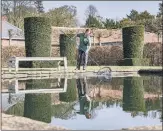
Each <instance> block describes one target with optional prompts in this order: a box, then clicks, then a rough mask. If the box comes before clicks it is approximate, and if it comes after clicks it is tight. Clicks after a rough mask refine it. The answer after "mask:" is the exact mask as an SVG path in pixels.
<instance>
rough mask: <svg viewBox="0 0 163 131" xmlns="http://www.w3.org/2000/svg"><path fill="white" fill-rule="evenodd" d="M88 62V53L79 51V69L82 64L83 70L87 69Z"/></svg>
mask: <svg viewBox="0 0 163 131" xmlns="http://www.w3.org/2000/svg"><path fill="white" fill-rule="evenodd" d="M82 62H83V63H82ZM87 62H88V52H84V51H82V50H78V58H77V68H78V69H80V66H81V64H82V65H83V68H86V66H87Z"/></svg>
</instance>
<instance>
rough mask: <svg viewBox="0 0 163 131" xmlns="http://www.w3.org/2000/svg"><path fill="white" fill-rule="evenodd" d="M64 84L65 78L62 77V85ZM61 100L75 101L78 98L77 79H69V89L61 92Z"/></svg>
mask: <svg viewBox="0 0 163 131" xmlns="http://www.w3.org/2000/svg"><path fill="white" fill-rule="evenodd" d="M63 85H64V79H61V86H63ZM59 100H60V101H63V102H74V101H76V100H77V91H76V80H75V79H68V80H67V90H66V92H64V93H59Z"/></svg>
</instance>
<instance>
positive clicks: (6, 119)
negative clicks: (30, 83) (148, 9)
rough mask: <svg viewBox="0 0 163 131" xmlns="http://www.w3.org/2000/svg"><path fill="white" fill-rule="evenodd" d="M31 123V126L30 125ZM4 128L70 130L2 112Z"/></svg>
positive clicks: (140, 128)
mask: <svg viewBox="0 0 163 131" xmlns="http://www.w3.org/2000/svg"><path fill="white" fill-rule="evenodd" d="M29 125H30V126H29ZM1 126H2V127H1V129H2V130H70V129H67V128H64V127H60V126H57V125H55V126H51V125H49V124H47V123H44V122H40V121H36V120H32V119H30V118H25V117H21V116H14V115H8V114H5V113H2V125H1ZM121 130H162V125H155V126H139V127H130V128H122V129H121Z"/></svg>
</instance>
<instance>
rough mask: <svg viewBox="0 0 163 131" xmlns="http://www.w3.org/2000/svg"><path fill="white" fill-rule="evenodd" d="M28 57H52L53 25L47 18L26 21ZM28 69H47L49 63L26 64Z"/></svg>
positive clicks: (26, 19)
mask: <svg viewBox="0 0 163 131" xmlns="http://www.w3.org/2000/svg"><path fill="white" fill-rule="evenodd" d="M24 32H25V51H26V57H50V53H51V23H50V20H49V19H48V18H45V17H27V18H25V19H24ZM26 63H28V64H27V66H28V67H37V68H40V67H47V65H49V63H48V62H26Z"/></svg>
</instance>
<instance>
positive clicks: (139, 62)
mask: <svg viewBox="0 0 163 131" xmlns="http://www.w3.org/2000/svg"><path fill="white" fill-rule="evenodd" d="M149 63H150V60H149V59H145V58H144V59H139V58H125V59H124V60H120V61H118V62H117V64H118V65H119V66H149Z"/></svg>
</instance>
